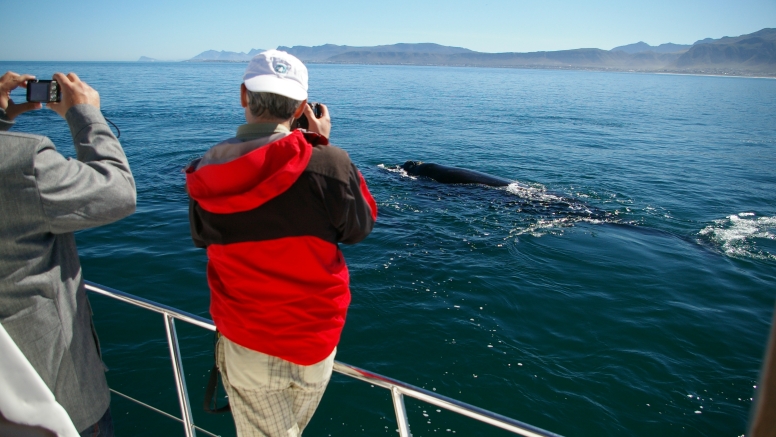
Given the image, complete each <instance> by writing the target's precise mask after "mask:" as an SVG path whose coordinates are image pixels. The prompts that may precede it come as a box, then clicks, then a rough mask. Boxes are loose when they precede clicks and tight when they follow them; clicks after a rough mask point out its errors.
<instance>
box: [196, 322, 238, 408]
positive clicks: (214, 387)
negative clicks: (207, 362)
mask: <svg viewBox="0 0 776 437" xmlns="http://www.w3.org/2000/svg"><path fill="white" fill-rule="evenodd" d="M220 337H221V333H220V332H218V331H216V334H215V340H214V342H213V368H211V369H210V377H209V378H208V381H207V385H206V386H205V401H204V403H203V405H202V406H203V408H204V409H205V412H206V413H211V414H220V413H226V412H229V411H231V410H232V409H231V407H230V406H229V401H228V400H227V402H226V405H224V406H221V407H219V406H218V375H219V374H220V373H221V372H220V371H219V370H218V357H217V356H216V346H217V344H218V339H219V338H220Z"/></svg>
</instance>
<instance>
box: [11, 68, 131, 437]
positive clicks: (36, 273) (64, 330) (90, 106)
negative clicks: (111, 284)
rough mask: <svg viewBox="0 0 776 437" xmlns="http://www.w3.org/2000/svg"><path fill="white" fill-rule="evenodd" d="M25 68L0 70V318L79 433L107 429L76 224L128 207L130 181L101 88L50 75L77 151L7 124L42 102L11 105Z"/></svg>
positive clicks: (107, 432) (104, 389)
mask: <svg viewBox="0 0 776 437" xmlns="http://www.w3.org/2000/svg"><path fill="white" fill-rule="evenodd" d="M31 79H34V77H33V76H30V75H19V74H16V73H12V72H8V73H6V74H5V75H3V76H2V77H0V323H2V325H3V327H4V328H5V330H6V331H7V332H8V334H9V335H10V337H11V338H12V339H13V341H14V342H15V343H16V344H17V345H18V347H19V349H20V350H21V351H22V352H23V354H24V355H25V357H26V358H27V360H28V361H29V362H30V363H31V364H32V366H33V367H34V368H35V370H36V371H37V372H38V374H40V376H41V378H42V379H43V381H44V382H45V383H46V385H47V386H48V387H49V388H50V389H51V391H52V393H54V396H55V398H56V400H57V402H59V403H60V404H61V405H62V406H63V407H64V408H65V411H67V413H68V415H69V416H70V419H71V420H72V421H73V424H74V425H75V427H76V429H77V430H79V432H80V433H81V435H82V436H97V435H99V436H101V437H102V436H111V435H113V423H112V420H111V418H110V409H109V404H110V392H109V390H108V384H107V381H106V379H105V367H104V365H103V363H102V358H101V356H100V350H99V345H98V342H97V336H96V333H95V331H94V325H93V323H92V313H91V307H90V305H89V300H88V299H87V297H86V292H85V289H84V282H83V278H82V275H81V264H80V262H79V260H78V253H77V249H76V244H75V236H74V235H73V232H75V231H77V230H80V229H85V228H91V227H95V226H100V225H104V224H107V223H111V222H115V221H116V220H119V219H121V218H123V217H126V216H128V215H129V214H132V213H133V212H134V211H135V202H136V192H135V181H134V179H133V177H132V173H131V172H130V169H129V163H128V162H127V158H126V156H125V155H124V151H123V150H122V148H121V144H119V141H118V140H117V139H116V137H115V136H114V135H113V133H112V132H111V130H110V128H109V127H108V125H107V124H106V122H105V118H104V117H103V116H102V113H101V112H100V96H99V94H98V93H97V91H95V90H94V89H93V88H91V87H90V86H89V85H87V84H86V83H85V82H82V81H81V80H80V79H79V78H78V76H76V75H75V74H74V73H70V74H68V75H64V74H62V73H57V74H55V75H54V78H53V79H54V80H56V81H57V82H58V83H59V86H60V89H61V92H62V99H61V101H60V102H56V103H49V104H47V106H48V107H49V108H50V109H53V110H54V111H55V112H56V113H57V114H59V115H60V116H62V118H64V119H65V120H67V123H68V125H69V126H70V132H71V133H72V136H73V145H74V146H75V151H76V155H77V159H76V160H74V159H68V158H65V157H63V156H62V155H61V154H59V153H58V152H57V150H56V148H55V147H54V144H53V143H52V142H51V140H49V139H48V138H46V137H44V136H40V135H30V134H23V133H12V132H5V131H7V130H8V129H9V128H10V127H11V126H12V125H13V119H14V118H15V117H16V116H18V115H19V114H21V113H23V112H25V111H28V110H32V109H38V108H40V104H31V103H23V104H15V103H14V102H13V101H12V100H11V98H10V92H11V90H13V89H15V88H17V87H20V86H21V87H25V86H26V82H27V81H28V80H31Z"/></svg>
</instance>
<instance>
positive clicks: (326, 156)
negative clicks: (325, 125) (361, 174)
mask: <svg viewBox="0 0 776 437" xmlns="http://www.w3.org/2000/svg"><path fill="white" fill-rule="evenodd" d="M350 170H351V162H350V156H349V155H348V152H346V151H344V150H342V149H340V148H339V147H336V146H315V147H313V155H312V157H310V162H309V163H308V164H307V168H305V171H306V172H311V173H316V174H319V175H321V176H326V177H329V178H332V179H336V180H337V181H339V182H342V183H343V184H347V183H348V179H349V178H350Z"/></svg>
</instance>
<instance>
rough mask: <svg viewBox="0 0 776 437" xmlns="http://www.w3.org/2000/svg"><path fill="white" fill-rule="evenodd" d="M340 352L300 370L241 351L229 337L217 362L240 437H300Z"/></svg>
mask: <svg viewBox="0 0 776 437" xmlns="http://www.w3.org/2000/svg"><path fill="white" fill-rule="evenodd" d="M336 353H337V349H336V348H335V349H334V351H332V353H331V355H329V357H328V358H326V359H324V360H323V361H321V362H319V363H316V364H313V365H311V366H300V365H298V364H294V363H291V362H289V361H286V360H283V359H281V358H278V357H273V356H271V355H267V354H263V353H261V352H256V351H254V350H251V349H248V348H245V347H242V346H240V345H238V344H236V343H233V342H232V341H229V339H227V338H226V337H224V336H221V337H220V339H219V340H218V344H217V345H216V357H217V360H218V368H219V370H220V371H221V377H222V379H223V381H224V387H225V388H226V393H227V395H229V404H230V405H231V408H232V415H233V417H234V423H235V426H236V427H237V435H238V436H239V437H249V436H250V437H252V436H262V437H264V436H267V437H299V436H301V435H302V431H303V430H304V428H305V426H307V424H308V423H309V422H310V419H311V418H312V417H313V413H314V412H315V409H316V408H317V407H318V403H320V401H321V397H322V396H323V392H324V391H325V390H326V386H327V385H328V384H329V379H330V378H331V371H332V366H333V365H334V356H335V354H336Z"/></svg>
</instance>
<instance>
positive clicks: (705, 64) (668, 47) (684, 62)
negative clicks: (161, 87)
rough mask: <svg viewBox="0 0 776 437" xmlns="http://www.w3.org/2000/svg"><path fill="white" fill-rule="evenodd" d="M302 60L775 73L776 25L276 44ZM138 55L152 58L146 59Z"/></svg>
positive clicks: (221, 56)
mask: <svg viewBox="0 0 776 437" xmlns="http://www.w3.org/2000/svg"><path fill="white" fill-rule="evenodd" d="M278 50H283V51H286V52H288V53H291V54H293V55H294V56H296V57H298V58H299V59H301V60H302V61H304V62H307V63H332V64H391V65H445V66H461V67H511V68H552V69H584V70H609V71H643V72H665V73H691V74H720V75H745V76H773V77H776V29H771V28H766V29H762V30H760V31H757V32H754V33H751V34H747V35H741V36H737V37H723V38H719V39H712V38H706V39H703V40H699V41H696V42H695V43H694V44H692V45H683V44H673V43H667V44H660V45H658V46H650V45H649V44H647V43H645V42H643V41H640V42H638V43H635V44H628V45H624V46H619V47H615V48H613V49H611V50H601V49H590V48H582V49H574V50H558V51H541V52H529V53H515V52H507V53H482V52H476V51H473V50H469V49H465V48H461V47H448V46H442V45H439V44H432V43H423V44H393V45H381V46H373V47H357V46H339V45H334V44H325V45H321V46H314V47H308V46H294V47H285V46H280V47H278ZM261 51H262V50H259V49H252V50H251V51H249V52H248V53H235V52H225V51H220V52H218V51H215V50H208V51H206V52H202V53H200V54H199V55H197V56H195V57H194V58H192V59H190V60H188V61H187V62H247V61H249V60H250V59H251V58H252V57H253V55H255V54H256V53H259V52H261ZM141 60H145V61H152V60H151V59H150V58H145V59H142V58H141Z"/></svg>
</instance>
